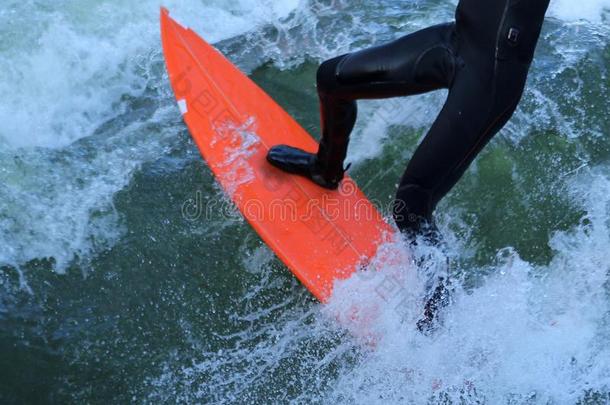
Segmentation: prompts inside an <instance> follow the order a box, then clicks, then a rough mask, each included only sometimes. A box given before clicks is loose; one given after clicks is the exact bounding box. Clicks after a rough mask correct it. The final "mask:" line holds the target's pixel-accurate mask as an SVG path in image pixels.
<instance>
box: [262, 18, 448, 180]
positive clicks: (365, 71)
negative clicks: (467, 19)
mask: <svg viewBox="0 0 610 405" xmlns="http://www.w3.org/2000/svg"><path fill="white" fill-rule="evenodd" d="M455 42H456V38H455V29H454V24H442V25H437V26H434V27H430V28H427V29H424V30H421V31H418V32H416V33H413V34H410V35H407V36H405V37H402V38H400V39H398V40H396V41H393V42H390V43H388V44H385V45H381V46H377V47H373V48H369V49H365V50H362V51H359V52H355V53H351V54H347V55H343V56H340V57H337V58H334V59H331V60H328V61H326V62H324V63H322V65H321V66H320V68H319V69H318V74H317V85H318V95H319V99H320V115H321V126H322V137H321V140H320V147H319V150H318V153H316V154H313V153H307V152H304V151H301V150H299V149H296V148H292V147H289V146H285V145H280V146H276V147H274V148H272V149H271V151H270V152H269V154H268V156H267V158H268V160H269V162H270V163H271V164H273V165H274V166H277V167H279V168H280V169H282V170H284V171H287V172H290V173H295V174H300V175H303V176H305V177H308V178H310V179H311V180H313V181H314V182H316V183H317V184H319V185H321V186H323V187H326V188H330V189H334V188H337V186H338V184H339V182H340V181H341V179H342V178H343V173H344V166H343V163H344V160H345V156H346V153H347V146H348V143H349V136H350V133H351V131H352V130H353V128H354V123H355V122H356V116H357V105H356V100H358V99H378V98H389V97H398V96H408V95H413V94H419V93H424V92H428V91H431V90H437V89H441V88H447V87H449V86H450V84H451V82H452V79H453V74H454V71H455V66H454V61H455V52H454V44H455Z"/></svg>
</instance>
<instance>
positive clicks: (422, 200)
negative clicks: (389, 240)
mask: <svg viewBox="0 0 610 405" xmlns="http://www.w3.org/2000/svg"><path fill="white" fill-rule="evenodd" d="M461 4H462V3H461ZM486 4H488V3H486ZM503 4H504V3H502V4H501V3H498V7H499V6H502V9H503V10H504V6H503ZM506 4H507V5H508V6H507V8H506V10H504V13H505V14H504V17H503V18H500V17H502V13H501V12H498V13H497V14H498V22H497V24H498V27H497V28H496V29H494V30H492V31H493V40H491V41H481V43H478V44H473V42H472V40H471V39H472V38H475V37H476V31H477V30H478V29H479V27H480V25H481V24H482V23H479V22H477V24H473V23H472V21H469V20H468V19H466V21H467V22H468V23H465V26H463V27H462V26H460V25H459V24H460V20H459V19H458V29H457V31H458V32H461V35H463V37H462V36H461V37H460V38H458V47H457V48H458V49H459V52H458V58H459V60H460V63H459V64H458V65H457V68H456V72H455V78H454V81H453V83H452V85H451V87H450V90H449V95H448V98H447V101H446V103H445V106H444V107H443V109H442V111H441V112H440V114H439V116H438V117H437V119H436V121H435V122H434V124H433V125H432V127H431V129H430V131H429V132H428V134H427V135H426V137H425V138H424V140H423V141H422V143H421V145H419V147H418V148H417V150H416V151H415V154H414V155H413V157H412V159H411V161H410V162H409V165H408V167H407V169H406V171H405V173H404V175H403V178H402V180H401V183H400V186H399V188H398V193H397V197H396V204H395V210H394V211H395V212H394V215H395V219H396V223H397V225H398V227H399V228H400V229H401V230H402V231H404V232H405V233H407V234H418V233H421V232H422V230H425V229H426V228H428V229H429V228H430V227H432V228H433V223H432V212H433V211H434V209H435V207H436V205H437V204H438V202H439V201H440V200H441V199H442V198H443V197H444V196H445V195H446V194H447V193H448V192H449V190H451V188H452V187H453V186H454V185H455V184H456V183H457V182H458V180H459V179H460V178H461V177H462V175H463V174H464V172H465V171H466V170H467V168H468V167H469V166H470V164H471V163H472V161H473V160H474V159H475V157H476V156H477V154H478V153H479V152H480V151H481V150H482V149H483V147H484V146H485V145H486V144H487V143H488V142H489V141H490V140H491V138H492V137H493V136H494V135H495V134H496V133H497V132H498V131H499V130H500V129H501V128H502V127H503V126H504V125H505V124H506V122H507V121H508V120H509V119H510V117H511V116H512V114H513V112H514V111H515V109H516V107H517V105H518V103H519V100H520V99H521V95H522V93H523V89H524V86H525V81H526V78H527V74H528V70H529V66H530V63H531V60H532V58H533V54H534V50H535V48H536V43H537V41H538V37H539V34H540V28H541V26H542V21H543V19H544V12H545V11H546V6H547V5H548V0H536V1H534V0H532V2H525V1H521V2H515V3H514V4H513V3H512V2H508V0H507V3H506ZM468 5H469V6H472V7H474V6H475V4H474V3H472V4H471V3H468ZM465 8H466V7H465V6H464V7H463V9H465ZM475 8H476V7H475ZM471 11H472V12H471V13H470V15H469V16H470V17H472V16H473V15H475V16H476V15H477V14H476V13H477V11H476V10H474V11H473V10H471ZM465 14H466V13H465ZM500 25H502V26H500ZM514 27H519V28H514ZM492 28H493V27H492ZM472 31H475V32H474V33H473V32H472ZM496 32H497V33H499V34H497V35H498V36H497V41H498V42H496ZM490 35H491V34H490ZM464 37H467V39H464ZM483 39H485V38H483ZM486 44H487V45H486Z"/></svg>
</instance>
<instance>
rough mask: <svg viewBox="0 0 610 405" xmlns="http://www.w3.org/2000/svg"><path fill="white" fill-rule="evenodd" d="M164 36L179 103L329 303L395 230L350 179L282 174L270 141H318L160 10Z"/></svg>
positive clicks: (242, 197)
mask: <svg viewBox="0 0 610 405" xmlns="http://www.w3.org/2000/svg"><path fill="white" fill-rule="evenodd" d="M161 37H162V43H163V52H164V55H165V61H166V66H167V71H168V73H169V79H170V82H171V85H172V88H173V90H174V93H175V96H176V99H177V101H178V106H179V107H180V110H181V112H182V114H183V118H184V121H185V122H186V124H187V126H188V128H189V130H190V133H191V135H192V137H193V139H194V140H195V142H196V144H197V146H198V148H199V150H200V151H201V155H202V156H203V158H204V159H205V160H206V162H207V163H208V165H209V167H210V168H211V170H212V172H213V173H214V175H215V177H216V179H217V180H218V182H219V183H220V184H221V186H222V188H223V189H224V191H225V192H226V193H227V195H228V196H229V197H230V198H231V200H232V201H233V202H234V203H235V204H236V206H237V207H238V208H239V210H240V211H241V213H242V215H243V216H244V217H245V218H246V219H247V221H248V222H249V223H250V224H251V225H252V227H253V228H254V229H255V230H256V232H257V233H258V234H259V235H260V237H261V238H262V240H263V241H264V242H265V243H266V244H267V245H268V246H269V247H270V248H271V249H272V250H273V251H274V252H275V254H276V255H277V256H278V257H279V258H280V259H281V260H282V262H284V263H285V264H286V266H287V267H288V268H289V269H290V271H291V272H292V273H293V274H294V275H295V276H296V277H297V278H298V279H299V280H300V281H301V282H302V284H303V285H304V286H305V287H306V288H307V289H308V290H309V291H310V292H311V293H312V294H313V295H314V296H315V297H317V298H318V299H319V300H320V301H322V302H327V301H328V300H329V299H330V297H331V296H332V291H333V285H334V283H335V281H337V280H341V279H346V278H349V277H350V276H351V275H352V274H353V273H354V272H355V271H357V270H358V269H359V268H360V267H361V266H364V265H366V264H367V263H368V261H369V260H370V259H371V258H372V257H374V255H375V254H376V252H377V249H378V247H379V246H380V245H381V244H382V243H384V242H386V241H389V240H391V239H392V238H393V237H394V230H393V228H392V227H391V226H390V225H389V224H388V223H387V222H386V221H385V220H384V218H383V216H382V214H381V213H380V212H379V211H378V210H377V209H376V208H375V206H374V205H373V204H372V203H371V202H370V201H369V200H368V198H367V197H366V196H365V195H364V194H363V193H362V191H361V190H360V189H359V188H358V187H357V185H356V184H355V183H354V181H353V180H352V179H350V178H349V177H348V178H346V179H345V180H344V181H343V183H342V185H341V187H340V189H339V190H338V191H329V190H325V189H323V188H321V187H318V186H317V185H315V184H313V183H311V182H310V181H308V180H306V179H304V178H301V177H298V176H293V175H289V174H286V173H283V172H281V171H280V170H278V169H276V168H274V167H272V166H271V165H269V163H268V162H267V161H266V154H267V151H268V150H269V148H271V147H272V146H274V145H277V144H290V145H292V146H296V147H299V148H302V149H304V150H307V151H311V152H314V151H316V150H317V142H316V141H315V140H314V139H313V138H312V137H311V136H310V135H309V134H308V133H307V132H306V131H305V130H304V129H303V128H302V127H301V126H300V125H299V124H298V123H297V122H296V121H295V120H294V119H293V118H292V117H291V116H290V115H289V114H288V113H287V112H286V111H284V110H283V109H282V108H281V107H280V106H279V105H278V104H277V103H276V102H275V101H273V100H272V99H271V97H270V96H268V95H267V94H266V93H265V92H264V91H263V90H262V89H261V88H260V87H258V86H257V85H256V84H255V83H254V82H253V81H252V80H250V79H249V78H248V77H247V76H246V75H245V74H243V73H242V72H241V71H240V70H239V69H238V68H237V67H235V66H234V65H233V64H232V63H231V62H230V61H229V60H227V59H226V58H225V57H224V56H223V55H222V54H221V53H220V52H218V51H217V50H216V49H215V48H214V47H212V46H211V45H210V44H208V43H207V42H206V41H205V40H203V39H202V38H200V37H199V36H198V35H197V34H196V33H195V32H193V31H192V30H190V29H188V28H186V27H183V26H182V25H180V24H179V23H178V22H176V21H175V20H173V19H172V18H171V17H170V16H169V12H168V11H167V10H166V9H164V8H162V9H161Z"/></svg>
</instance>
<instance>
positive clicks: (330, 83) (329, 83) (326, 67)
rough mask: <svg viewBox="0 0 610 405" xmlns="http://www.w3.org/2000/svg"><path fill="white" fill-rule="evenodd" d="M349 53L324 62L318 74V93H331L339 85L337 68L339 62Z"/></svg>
mask: <svg viewBox="0 0 610 405" xmlns="http://www.w3.org/2000/svg"><path fill="white" fill-rule="evenodd" d="M346 56H347V55H342V56H339V57H336V58H333V59H329V60H327V61H325V62H322V64H321V65H320V67H319V68H318V72H317V75H316V80H317V86H318V93H319V94H321V95H331V94H332V93H333V92H334V91H335V90H336V89H337V88H338V87H339V85H340V84H339V82H338V78H337V70H338V66H339V63H341V61H342V60H343V58H345V57H346Z"/></svg>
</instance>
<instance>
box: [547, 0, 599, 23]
mask: <svg viewBox="0 0 610 405" xmlns="http://www.w3.org/2000/svg"><path fill="white" fill-rule="evenodd" d="M609 13H610V0H583V1H578V2H574V0H553V1H551V5H550V7H549V14H550V15H551V16H554V17H557V18H560V19H562V20H564V21H575V20H589V21H592V22H596V23H599V22H602V21H603V19H604V15H605V16H608V15H610V14H609Z"/></svg>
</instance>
